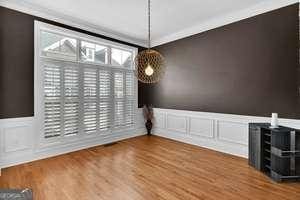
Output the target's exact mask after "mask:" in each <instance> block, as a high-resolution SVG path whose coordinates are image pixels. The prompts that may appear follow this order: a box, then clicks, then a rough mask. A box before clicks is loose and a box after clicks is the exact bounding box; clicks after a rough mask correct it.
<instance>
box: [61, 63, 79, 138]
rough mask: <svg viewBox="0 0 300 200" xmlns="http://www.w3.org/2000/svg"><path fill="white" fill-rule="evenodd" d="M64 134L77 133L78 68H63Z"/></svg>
mask: <svg viewBox="0 0 300 200" xmlns="http://www.w3.org/2000/svg"><path fill="white" fill-rule="evenodd" d="M64 95H65V99H64V135H77V134H78V133H79V70H78V68H77V67H66V68H65V69H64Z"/></svg>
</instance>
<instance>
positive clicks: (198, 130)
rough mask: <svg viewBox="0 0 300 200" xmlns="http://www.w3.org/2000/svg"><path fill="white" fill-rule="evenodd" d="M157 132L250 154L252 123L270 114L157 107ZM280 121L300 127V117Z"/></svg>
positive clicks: (228, 150)
mask: <svg viewBox="0 0 300 200" xmlns="http://www.w3.org/2000/svg"><path fill="white" fill-rule="evenodd" d="M154 116H155V123H154V130H153V133H154V134H155V135H158V136H162V137H166V138H169V139H173V140H177V141H180V142H184V143H188V144H193V145H197V146H201V147H205V148H209V149H213V150H216V151H220V152H224V153H228V154H232V155H236V156H240V157H244V158H247V157H248V123H251V122H252V123H255V122H270V118H268V117H257V116H245V115H232V114H221V113H208V112H194V111H185V110H172V109H160V108H155V109H154ZM279 123H280V125H284V126H289V127H292V128H296V129H300V120H293V119H279Z"/></svg>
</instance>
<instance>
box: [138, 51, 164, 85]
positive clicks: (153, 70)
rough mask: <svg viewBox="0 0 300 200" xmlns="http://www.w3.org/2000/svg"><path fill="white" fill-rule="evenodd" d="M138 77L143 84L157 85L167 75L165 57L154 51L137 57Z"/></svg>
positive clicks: (142, 52)
mask: <svg viewBox="0 0 300 200" xmlns="http://www.w3.org/2000/svg"><path fill="white" fill-rule="evenodd" d="M135 64H136V66H137V69H136V76H137V78H138V80H139V81H141V82H143V83H157V82H158V81H159V80H160V79H161V78H162V77H163V75H164V73H165V67H164V66H165V65H164V58H163V56H162V55H161V54H160V53H159V52H157V51H155V50H152V49H147V50H144V51H141V52H140V53H139V54H138V55H137V56H136V57H135Z"/></svg>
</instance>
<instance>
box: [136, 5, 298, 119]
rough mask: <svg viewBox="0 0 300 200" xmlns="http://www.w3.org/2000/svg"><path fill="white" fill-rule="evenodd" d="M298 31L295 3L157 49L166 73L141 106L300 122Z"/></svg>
mask: <svg viewBox="0 0 300 200" xmlns="http://www.w3.org/2000/svg"><path fill="white" fill-rule="evenodd" d="M298 27H299V4H294V5H291V6H288V7H284V8H281V9H278V10H275V11H271V12H268V13H265V14H261V15H258V16H255V17H252V18H249V19H245V20H242V21H239V22H236V23H233V24H229V25H226V26H223V27H220V28H216V29H214V30H210V31H207V32H204V33H200V34H197V35H193V36H190V37H187V38H184V39H180V40H177V41H174V42H170V43H167V44H164V45H161V46H158V47H157V48H156V49H157V50H158V51H160V52H161V53H162V54H163V55H164V56H165V59H166V63H167V72H166V74H165V77H164V79H163V80H162V81H161V82H159V83H158V84H155V85H144V84H140V86H139V87H140V90H139V104H140V106H142V104H144V103H151V104H153V105H154V107H158V108H169V109H180V110H192V111H206V112H217V113H230V114H242V115H257V116H270V114H271V112H277V113H279V115H280V116H281V117H286V118H298V119H299V118H300V106H299V102H300V98H299V89H298V87H299V82H300V81H299V80H298V84H297V78H298V79H299V77H300V74H299V54H298V48H299V33H298Z"/></svg>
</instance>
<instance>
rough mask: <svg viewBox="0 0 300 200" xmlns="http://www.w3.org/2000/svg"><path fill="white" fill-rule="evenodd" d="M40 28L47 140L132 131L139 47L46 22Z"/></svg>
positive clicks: (39, 65)
mask: <svg viewBox="0 0 300 200" xmlns="http://www.w3.org/2000/svg"><path fill="white" fill-rule="evenodd" d="M37 30H38V34H36V37H37V38H36V39H37V41H38V42H37V43H38V45H39V46H38V49H39V52H38V56H39V57H38V59H37V61H38V63H37V64H38V68H37V69H38V71H39V73H38V74H40V76H41V77H40V78H39V80H41V85H43V88H42V89H41V93H42V94H43V95H42V99H40V100H39V102H40V108H42V110H43V112H40V113H42V116H41V118H42V119H43V138H45V139H50V138H51V139H59V138H72V137H73V136H76V137H81V136H87V135H97V134H98V135H101V134H112V133H113V131H114V130H118V129H120V130H121V129H124V128H133V127H134V118H135V113H136V108H137V92H136V83H137V80H136V78H135V76H134V66H133V58H134V55H135V54H136V49H134V48H132V47H129V46H123V45H120V44H116V43H113V42H109V41H105V40H100V39H98V38H93V37H91V36H88V35H84V34H80V33H76V32H73V31H69V30H66V29H62V28H58V27H55V26H52V25H47V24H44V23H38V29H37Z"/></svg>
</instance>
